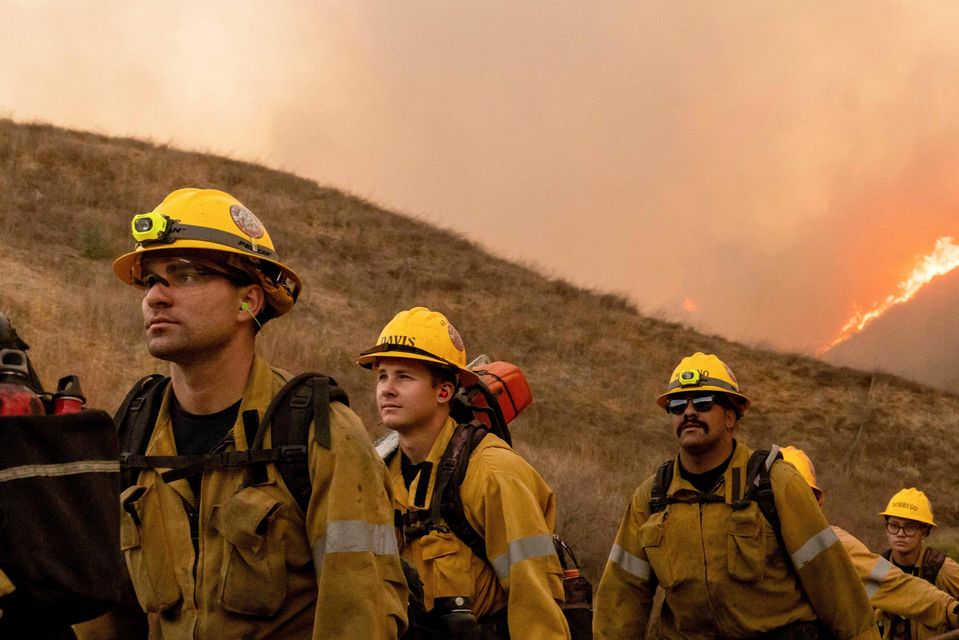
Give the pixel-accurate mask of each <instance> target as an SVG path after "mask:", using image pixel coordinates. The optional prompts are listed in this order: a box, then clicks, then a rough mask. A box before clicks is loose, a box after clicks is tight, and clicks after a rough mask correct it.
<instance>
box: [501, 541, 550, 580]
mask: <svg viewBox="0 0 959 640" xmlns="http://www.w3.org/2000/svg"><path fill="white" fill-rule="evenodd" d="M549 555H556V547H554V546H553V536H551V535H549V534H548V533H541V534H537V535H535V536H527V537H525V538H519V539H518V540H513V541H511V542H510V543H509V548H507V549H506V553H504V554H502V555H499V556H497V557H495V558H493V559H492V560H490V564H491V565H493V571H495V572H496V577H498V578H499V579H500V580H506V579H508V578H509V574H510V568H511V567H512V566H513V565H514V564H516V563H517V562H522V561H523V560H529V559H530V558H539V557H541V556H549Z"/></svg>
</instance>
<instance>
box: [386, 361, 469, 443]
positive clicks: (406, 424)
mask: <svg viewBox="0 0 959 640" xmlns="http://www.w3.org/2000/svg"><path fill="white" fill-rule="evenodd" d="M373 372H374V374H375V375H376V406H377V408H378V409H379V412H380V419H381V420H382V421H383V426H385V427H386V428H388V429H393V430H394V431H400V432H403V431H408V430H409V429H412V428H416V427H418V426H423V425H429V424H437V423H438V422H439V420H441V419H442V420H445V419H446V414H447V413H448V406H449V404H448V401H449V398H450V397H451V396H452V392H453V391H454V389H453V385H452V384H450V383H448V382H439V383H437V382H436V381H434V378H433V373H432V371H431V370H430V368H429V367H428V366H426V365H425V364H423V363H422V362H420V361H418V360H415V359H411V358H378V359H377V360H376V361H375V362H374V364H373Z"/></svg>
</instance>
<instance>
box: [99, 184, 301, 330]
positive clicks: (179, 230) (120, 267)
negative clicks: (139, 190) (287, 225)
mask: <svg viewBox="0 0 959 640" xmlns="http://www.w3.org/2000/svg"><path fill="white" fill-rule="evenodd" d="M130 226H131V227H132V231H133V239H134V240H135V241H136V248H135V249H134V250H133V251H132V252H130V253H126V254H124V255H122V256H120V257H119V258H117V259H116V260H115V261H114V263H113V272H114V273H116V274H117V277H119V278H120V280H122V281H123V282H125V283H127V284H133V283H134V282H136V281H137V280H139V279H140V261H141V258H142V257H143V256H144V255H145V254H147V253H151V252H165V253H181V252H183V251H184V250H187V251H215V252H217V254H218V255H217V256H216V259H217V260H220V261H222V262H224V263H226V264H229V265H230V266H234V267H237V268H239V269H242V270H244V271H246V272H247V273H249V274H250V275H251V276H253V277H254V279H255V280H256V282H257V284H259V285H261V286H262V287H263V290H264V292H265V293H266V299H267V304H268V306H269V307H270V309H271V310H272V311H273V313H272V316H270V317H273V316H280V315H283V314H284V313H286V312H287V311H289V310H290V309H291V308H293V304H294V303H295V302H296V298H297V297H298V296H299V293H300V288H301V286H302V285H301V283H300V278H299V276H297V275H296V273H294V272H293V270H292V269H290V268H289V267H287V266H286V265H285V264H283V263H282V262H280V259H279V257H277V255H276V249H275V247H274V246H273V240H271V239H270V234H269V233H267V231H266V227H264V226H263V224H262V223H261V222H260V220H259V219H258V218H257V217H256V216H255V215H253V212H252V211H250V210H249V209H247V208H246V207H244V206H243V204H242V203H241V202H240V201H239V200H237V199H236V198H234V197H233V196H231V195H230V194H228V193H224V192H223V191H218V190H217V189H192V188H188V189H178V190H176V191H174V192H173V193H171V194H170V195H168V196H167V197H166V198H164V200H163V202H161V203H160V204H159V205H157V207H156V208H155V209H154V210H153V211H151V212H149V213H141V214H138V215H135V216H133V221H132V222H131V223H130Z"/></svg>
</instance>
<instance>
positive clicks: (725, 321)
mask: <svg viewBox="0 0 959 640" xmlns="http://www.w3.org/2000/svg"><path fill="white" fill-rule="evenodd" d="M68 4H69V5H71V6H73V8H69V7H66V8H65V6H64V5H68ZM957 33H959V4H957V3H955V2H947V1H942V2H919V1H916V2H879V1H876V0H870V1H868V2H867V1H863V2H818V3H816V2H799V1H795V2H793V1H789V2H773V1H767V0H762V1H758V0H757V1H751V2H746V1H741V2H739V1H737V2H733V1H728V2H714V1H705V0H704V1H702V2H683V1H676V0H671V1H669V2H665V1H664V2H656V3H652V2H636V1H632V2H622V3H617V2H602V3H585V2H569V1H566V0H550V1H548V2H546V1H543V2H516V1H512V2H495V1H493V2H490V1H483V2H479V1H477V2H465V1H457V2H435V1H434V2H424V1H418V0H402V1H392V2H365V1H363V2H360V1H356V2H339V3H320V2H309V1H305V0H303V1H301V0H286V1H284V0H273V1H271V2H266V1H243V0H240V1H237V0H231V1H205V2H201V3H198V2H182V1H179V0H166V1H164V2H121V1H119V0H111V1H105V0H101V1H98V2H94V1H87V2H83V3H63V2H59V1H56V2H55V1H46V2H44V1H41V0H0V59H2V60H3V64H2V65H0V116H6V117H12V118H14V119H15V120H18V121H32V120H40V121H45V122H51V123H54V124H57V125H62V126H69V127H76V128H83V129H92V130H96V131H100V132H103V133H109V134H118V135H134V136H138V137H146V138H150V139H152V140H154V141H157V142H169V143H171V144H174V145H176V146H180V147H184V148H188V149H197V150H208V151H213V152H218V153H225V154H228V155H230V156H232V157H236V158H241V159H247V160H253V161H257V162H262V163H265V164H267V165H270V166H273V167H277V168H282V169H288V170H291V171H294V172H296V173H298V174H300V175H304V176H308V177H311V178H314V179H316V180H317V181H318V182H320V183H321V184H327V185H330V186H335V187H338V188H341V189H344V190H347V191H350V192H353V193H356V194H358V195H361V196H364V197H366V198H369V199H371V200H373V201H375V202H377V203H378V204H381V205H383V206H386V207H389V208H392V209H396V210H399V211H403V212H405V213H409V214H413V215H417V216H420V217H422V218H424V219H427V220H429V221H433V222H436V223H437V224H440V225H442V226H445V227H449V228H452V229H456V230H458V231H460V232H462V233H463V234H464V235H466V236H469V237H471V238H474V239H475V240H477V241H478V242H480V243H481V244H483V245H484V246H486V247H487V248H489V249H491V250H492V251H494V252H495V253H497V254H499V255H502V256H505V257H508V258H512V259H520V260H523V261H526V262H528V263H532V264H534V265H536V266H538V267H539V268H540V269H541V270H543V271H545V272H546V273H548V274H551V275H556V276H561V277H564V278H567V279H569V280H572V281H573V282H576V283H579V284H585V285H589V286H593V287H597V288H601V289H604V290H612V291H617V292H622V293H626V294H628V295H629V296H630V297H631V298H632V299H634V300H635V301H636V302H637V303H638V305H639V306H640V308H641V309H642V310H643V311H644V312H647V313H661V314H663V315H664V316H665V317H669V318H674V319H679V320H682V321H686V322H690V323H692V324H694V325H695V326H697V327H699V328H703V329H706V330H709V331H713V332H717V333H720V334H723V335H726V336H728V337H730V338H733V339H737V340H744V341H747V342H751V343H755V342H760V343H765V344H769V345H772V346H776V347H781V348H789V349H795V350H805V351H810V352H811V351H812V350H813V349H815V348H816V347H818V346H820V345H821V344H823V343H824V342H828V341H829V340H830V339H831V338H832V337H833V336H834V335H835V334H836V332H837V331H838V329H839V328H840V327H841V326H842V325H843V324H844V323H845V321H846V320H847V319H848V317H849V316H850V315H851V314H852V312H853V311H854V310H855V309H856V308H861V309H866V308H868V307H869V306H870V305H871V304H872V303H873V302H874V301H877V300H880V299H882V298H884V297H885V296H886V295H888V294H889V293H891V292H893V291H894V290H895V287H896V284H897V283H898V282H899V281H900V280H902V279H904V278H905V277H906V276H907V275H908V273H909V271H910V269H911V266H912V262H913V258H914V257H915V256H917V255H920V254H924V253H928V252H929V251H931V250H932V248H933V245H934V244H935V241H936V239H937V238H939V237H940V236H944V235H953V236H956V237H959V215H957V211H959V206H957V205H959V202H957V201H959V162H957V161H959V38H957V37H956V34H957ZM179 186H182V185H170V187H171V189H173V188H175V187H179ZM131 213H132V212H131ZM258 213H261V214H262V216H263V218H264V219H265V220H267V221H268V220H269V212H258ZM280 249H281V250H282V247H280ZM412 302H413V301H411V304H412ZM558 311H559V310H558Z"/></svg>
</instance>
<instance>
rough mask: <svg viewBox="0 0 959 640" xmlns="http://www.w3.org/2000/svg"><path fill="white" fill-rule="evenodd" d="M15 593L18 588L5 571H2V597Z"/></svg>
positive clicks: (0, 592) (0, 593) (0, 584)
mask: <svg viewBox="0 0 959 640" xmlns="http://www.w3.org/2000/svg"><path fill="white" fill-rule="evenodd" d="M14 591H16V587H15V586H13V583H12V582H10V578H8V577H7V574H5V573H4V572H3V569H0V596H6V595H10V594H11V593H13V592H14Z"/></svg>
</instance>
